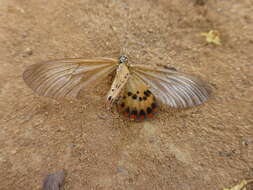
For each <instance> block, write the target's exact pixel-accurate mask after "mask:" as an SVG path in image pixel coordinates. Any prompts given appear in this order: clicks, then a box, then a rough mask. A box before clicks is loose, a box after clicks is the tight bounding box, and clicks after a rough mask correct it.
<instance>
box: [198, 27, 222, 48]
mask: <svg viewBox="0 0 253 190" xmlns="http://www.w3.org/2000/svg"><path fill="white" fill-rule="evenodd" d="M200 35H201V36H204V37H206V41H207V43H213V44H216V45H221V41H220V34H219V32H218V31H216V30H210V31H209V32H203V33H201V34H200Z"/></svg>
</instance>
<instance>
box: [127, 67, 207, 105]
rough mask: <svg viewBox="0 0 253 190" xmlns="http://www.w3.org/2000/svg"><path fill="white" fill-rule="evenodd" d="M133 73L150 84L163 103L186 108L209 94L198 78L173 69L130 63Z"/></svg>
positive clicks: (151, 89) (201, 101)
mask: <svg viewBox="0 0 253 190" xmlns="http://www.w3.org/2000/svg"><path fill="white" fill-rule="evenodd" d="M130 68H131V71H132V73H133V74H134V75H136V76H138V77H139V78H140V79H142V80H143V81H145V82H146V83H147V84H148V85H149V86H150V91H151V92H153V93H154V95H155V96H156V98H157V99H159V100H160V101H161V102H162V103H163V104H167V105H170V106H172V107H175V108H187V107H192V106H196V105H199V104H202V103H203V102H205V101H207V99H208V97H209V95H210V92H211V91H210V88H209V87H208V86H207V85H206V84H205V83H204V82H203V81H201V80H200V79H197V78H195V77H193V76H190V75H187V74H184V73H180V72H177V71H175V70H174V69H166V68H163V67H159V66H157V67H151V66H143V65H131V67H130Z"/></svg>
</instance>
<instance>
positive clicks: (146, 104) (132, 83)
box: [117, 78, 157, 121]
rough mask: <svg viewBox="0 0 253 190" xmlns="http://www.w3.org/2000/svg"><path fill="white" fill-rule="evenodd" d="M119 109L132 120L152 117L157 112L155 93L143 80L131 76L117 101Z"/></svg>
mask: <svg viewBox="0 0 253 190" xmlns="http://www.w3.org/2000/svg"><path fill="white" fill-rule="evenodd" d="M117 108H118V111H119V112H120V113H121V114H122V115H124V116H126V117H128V118H130V119H131V120H136V121H138V120H144V119H147V118H152V117H153V116H154V114H155V113H156V112H157V103H156V100H155V97H154V95H153V94H152V92H151V91H150V90H148V87H147V86H146V85H145V83H143V82H142V81H139V79H136V78H130V79H129V81H128V83H127V85H126V88H125V90H124V92H123V94H122V97H121V98H120V100H119V102H118V103H117Z"/></svg>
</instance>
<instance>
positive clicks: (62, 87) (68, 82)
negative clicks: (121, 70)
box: [23, 58, 118, 99]
mask: <svg viewBox="0 0 253 190" xmlns="http://www.w3.org/2000/svg"><path fill="white" fill-rule="evenodd" d="M117 64H118V60H116V59H110V58H97V59H91V60H88V59H63V60H55V61H49V62H45V63H39V64H34V65H31V66H29V67H28V68H27V69H26V70H25V72H24V74H23V78H24V81H25V83H26V84H27V85H28V86H29V87H30V88H31V89H32V90H33V91H35V92H36V93H37V94H39V95H41V96H48V97H52V98H54V99H59V98H64V97H65V98H75V97H76V96H77V95H78V92H79V91H80V90H81V89H82V88H84V87H88V86H93V87H94V86H95V85H96V84H97V83H98V82H99V81H101V80H102V79H103V78H104V77H106V76H107V75H108V74H110V73H111V72H113V71H114V70H115V69H116V68H117Z"/></svg>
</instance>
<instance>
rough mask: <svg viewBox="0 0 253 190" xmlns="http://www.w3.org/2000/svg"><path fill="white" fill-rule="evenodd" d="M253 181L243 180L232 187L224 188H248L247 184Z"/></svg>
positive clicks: (229, 189)
mask: <svg viewBox="0 0 253 190" xmlns="http://www.w3.org/2000/svg"><path fill="white" fill-rule="evenodd" d="M250 183H253V179H252V180H242V182H241V183H239V184H237V185H236V186H234V187H231V188H223V190H247V189H246V185H248V184H250Z"/></svg>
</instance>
